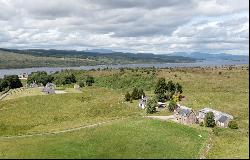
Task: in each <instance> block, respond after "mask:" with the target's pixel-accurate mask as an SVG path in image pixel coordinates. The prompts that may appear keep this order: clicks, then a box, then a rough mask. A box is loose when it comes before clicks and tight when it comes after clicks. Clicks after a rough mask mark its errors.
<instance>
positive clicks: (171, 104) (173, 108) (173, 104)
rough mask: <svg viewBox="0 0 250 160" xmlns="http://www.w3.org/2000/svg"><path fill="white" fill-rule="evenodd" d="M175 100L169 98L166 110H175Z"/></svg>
mask: <svg viewBox="0 0 250 160" xmlns="http://www.w3.org/2000/svg"><path fill="white" fill-rule="evenodd" d="M176 105H177V104H176V102H175V101H173V100H171V101H170V102H169V104H168V110H169V111H170V112H173V111H174V110H175V108H176Z"/></svg>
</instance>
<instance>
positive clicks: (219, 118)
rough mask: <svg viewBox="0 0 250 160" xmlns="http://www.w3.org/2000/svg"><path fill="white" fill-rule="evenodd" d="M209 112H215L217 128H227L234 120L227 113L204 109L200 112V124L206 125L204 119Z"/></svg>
mask: <svg viewBox="0 0 250 160" xmlns="http://www.w3.org/2000/svg"><path fill="white" fill-rule="evenodd" d="M208 112H213V114H214V120H215V123H216V125H217V126H220V127H227V126H228V123H229V121H230V120H232V119H233V116H232V115H229V114H226V113H223V112H220V111H217V110H214V109H211V108H203V109H201V110H199V115H198V120H199V123H200V122H203V123H204V118H205V116H206V114H207V113H208Z"/></svg>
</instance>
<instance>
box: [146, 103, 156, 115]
mask: <svg viewBox="0 0 250 160" xmlns="http://www.w3.org/2000/svg"><path fill="white" fill-rule="evenodd" d="M156 106H157V102H156V100H155V99H152V100H149V101H148V104H147V107H146V112H147V113H149V114H152V113H155V112H156Z"/></svg>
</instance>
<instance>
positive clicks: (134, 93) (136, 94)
mask: <svg viewBox="0 0 250 160" xmlns="http://www.w3.org/2000/svg"><path fill="white" fill-rule="evenodd" d="M131 98H132V99H134V100H137V99H140V93H139V91H138V89H137V88H136V87H135V88H134V89H133V92H132V94H131Z"/></svg>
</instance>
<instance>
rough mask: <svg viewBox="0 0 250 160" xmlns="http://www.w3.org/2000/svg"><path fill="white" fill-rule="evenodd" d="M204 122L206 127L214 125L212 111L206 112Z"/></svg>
mask: <svg viewBox="0 0 250 160" xmlns="http://www.w3.org/2000/svg"><path fill="white" fill-rule="evenodd" d="M204 122H205V126H206V127H214V126H215V120H214V113H213V112H208V113H207V114H206V116H205V119H204Z"/></svg>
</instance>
